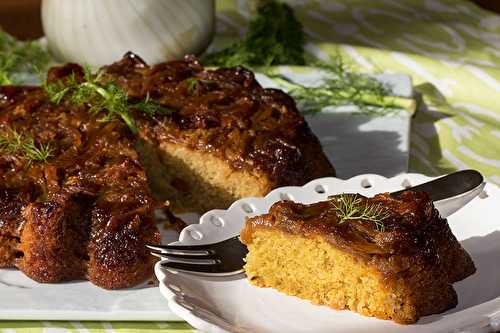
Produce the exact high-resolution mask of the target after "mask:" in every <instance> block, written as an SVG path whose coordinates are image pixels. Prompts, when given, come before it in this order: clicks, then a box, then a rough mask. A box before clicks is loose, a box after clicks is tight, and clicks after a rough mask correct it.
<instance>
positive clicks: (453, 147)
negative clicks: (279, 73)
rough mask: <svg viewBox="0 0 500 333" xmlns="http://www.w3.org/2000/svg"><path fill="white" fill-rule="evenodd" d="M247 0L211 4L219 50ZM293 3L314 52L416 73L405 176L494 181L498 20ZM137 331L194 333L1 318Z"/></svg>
mask: <svg viewBox="0 0 500 333" xmlns="http://www.w3.org/2000/svg"><path fill="white" fill-rule="evenodd" d="M249 2H250V1H244V0H220V1H217V6H218V9H217V34H216V35H217V36H216V40H215V42H214V45H215V46H221V45H225V44H227V43H228V42H230V41H231V40H234V39H235V38H237V37H238V36H240V35H241V34H243V33H244V32H245V27H246V24H245V23H246V21H247V19H248V18H249V15H250V9H249V8H248V3H249ZM290 2H291V3H292V5H293V6H294V7H295V10H296V13H297V15H298V17H299V18H300V20H301V21H302V22H303V24H304V27H305V31H306V34H307V37H308V38H309V42H308V44H307V50H308V51H309V52H310V53H312V54H314V55H316V56H318V57H321V58H324V59H327V58H328V57H329V55H333V54H335V53H336V52H340V53H341V54H342V55H343V56H344V58H345V59H346V60H347V61H349V62H350V63H352V64H353V65H354V66H356V67H357V69H359V70H360V71H363V72H373V71H380V70H384V71H390V72H405V73H408V74H410V75H411V76H412V77H413V79H414V83H415V85H416V90H417V91H418V92H419V93H420V94H421V96H422V98H423V100H424V102H425V105H427V106H426V107H421V108H420V109H419V110H418V112H417V114H416V117H415V119H414V121H413V124H412V130H411V150H410V156H411V157H410V171H411V172H420V173H425V174H429V175H438V174H443V173H447V172H449V171H452V170H456V169H462V168H474V169H478V170H480V171H481V172H482V173H483V174H484V175H485V176H486V177H487V178H488V180H489V181H490V182H494V183H497V184H500V98H499V96H500V95H499V93H500V16H497V15H495V14H492V13H490V12H487V11H484V10H481V9H479V8H478V7H476V6H475V5H474V4H472V3H470V2H468V1H465V0H426V1H423V0H379V1H376V2H375V1H369V0H356V1H353V0H335V1H330V0H324V1H306V0H295V1H290ZM0 300H1V295H0ZM138 330H141V331H144V332H153V331H160V330H161V331H163V332H172V333H173V332H176V333H180V332H192V330H191V329H190V327H189V325H187V324H185V323H164V322H145V323H136V322H134V323H126V322H114V323H110V322H55V321H51V322H21V321H18V322H16V321H4V322H0V332H1V333H15V332H33V333H35V332H44V333H48V332H50V333H55V332H82V333H83V332H85V333H86V332H123V333H124V332H136V331H138Z"/></svg>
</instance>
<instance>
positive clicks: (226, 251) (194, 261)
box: [146, 170, 485, 276]
mask: <svg viewBox="0 0 500 333" xmlns="http://www.w3.org/2000/svg"><path fill="white" fill-rule="evenodd" d="M484 186H485V183H484V179H483V176H482V175H481V174H480V173H479V172H477V171H475V170H463V171H457V172H454V173H451V174H449V175H446V176H443V177H440V178H437V179H434V180H432V181H429V182H426V183H423V184H420V185H416V186H412V187H409V188H406V189H403V190H401V191H396V192H392V193H391V195H397V194H399V193H401V192H404V191H419V192H420V191H423V192H427V194H428V195H429V197H430V199H431V200H432V201H433V203H434V206H435V207H436V208H437V209H438V210H439V213H440V215H441V216H442V217H447V216H449V215H451V214H453V213H454V212H456V211H457V210H459V209H460V208H462V207H463V206H465V205H466V204H467V203H468V202H469V201H471V200H472V199H474V197H476V196H477V195H478V194H480V193H481V192H482V190H483V188H484ZM146 247H147V248H148V249H149V250H150V251H151V254H152V255H154V256H157V257H159V258H161V259H166V260H165V261H163V262H162V263H161V266H162V267H163V268H165V269H170V270H174V271H181V272H189V273H195V274H201V275H208V276H229V275H235V274H239V273H242V272H243V266H244V265H245V257H246V255H247V253H248V250H247V248H246V246H245V245H244V244H242V243H241V242H240V240H239V236H235V237H232V238H229V239H226V240H224V241H222V242H217V243H212V244H203V245H146Z"/></svg>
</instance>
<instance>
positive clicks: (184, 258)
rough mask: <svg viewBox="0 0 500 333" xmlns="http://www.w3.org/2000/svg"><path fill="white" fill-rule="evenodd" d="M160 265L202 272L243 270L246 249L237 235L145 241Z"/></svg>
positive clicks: (173, 268)
mask: <svg viewBox="0 0 500 333" xmlns="http://www.w3.org/2000/svg"><path fill="white" fill-rule="evenodd" d="M146 247H147V248H148V249H149V250H150V251H151V254H152V255H154V256H156V257H158V258H160V259H163V261H162V262H161V266H162V267H163V268H166V269H169V270H174V271H182V272H190V273H197V274H203V275H216V276H221V275H224V276H225V275H233V274H238V273H241V272H243V265H244V264H245V262H244V258H245V256H246V254H247V252H248V251H247V249H246V247H245V245H243V244H242V243H241V242H240V241H239V238H238V237H233V238H230V239H227V240H225V241H222V242H219V243H213V244H207V245H146Z"/></svg>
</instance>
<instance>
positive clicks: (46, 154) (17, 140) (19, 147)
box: [0, 129, 53, 163]
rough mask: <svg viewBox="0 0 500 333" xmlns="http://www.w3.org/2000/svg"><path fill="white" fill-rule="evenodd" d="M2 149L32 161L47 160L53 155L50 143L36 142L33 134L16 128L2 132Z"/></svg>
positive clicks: (0, 139) (0, 143) (0, 137)
mask: <svg viewBox="0 0 500 333" xmlns="http://www.w3.org/2000/svg"><path fill="white" fill-rule="evenodd" d="M0 150H2V151H5V152H7V153H10V154H19V155H21V156H23V157H24V158H26V159H28V161H29V162H30V163H31V162H46V161H47V160H48V159H49V158H50V157H51V156H53V151H52V148H51V147H50V144H46V145H43V144H39V145H36V144H35V140H34V139H33V137H32V136H31V135H26V134H21V133H19V132H17V131H16V130H14V129H8V130H7V131H4V132H1V133H0Z"/></svg>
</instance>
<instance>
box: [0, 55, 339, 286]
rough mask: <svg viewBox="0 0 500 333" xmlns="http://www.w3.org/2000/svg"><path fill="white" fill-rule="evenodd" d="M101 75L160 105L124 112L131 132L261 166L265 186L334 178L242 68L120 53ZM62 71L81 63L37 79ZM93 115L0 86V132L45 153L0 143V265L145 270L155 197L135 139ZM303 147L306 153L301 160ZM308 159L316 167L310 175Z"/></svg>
mask: <svg viewBox="0 0 500 333" xmlns="http://www.w3.org/2000/svg"><path fill="white" fill-rule="evenodd" d="M103 72H104V74H103V76H102V80H103V81H112V82H114V83H115V84H117V85H118V86H120V87H121V88H122V89H123V90H125V91H126V93H127V94H128V98H129V100H130V101H131V102H132V103H133V102H135V101H142V100H144V99H146V98H148V99H151V100H154V101H155V102H156V103H158V104H159V105H161V106H162V107H164V108H168V109H170V110H171V111H172V112H171V113H169V114H166V115H155V116H154V117H150V116H146V115H144V114H142V113H140V112H139V111H136V110H134V109H130V110H129V112H130V113H131V114H132V116H133V118H134V119H135V122H136V124H137V127H138V129H139V135H138V136H139V137H140V138H145V139H147V140H149V141H151V142H153V143H158V142H160V141H169V142H173V143H176V144H182V145H186V146H188V147H190V148H191V149H193V150H200V151H205V152H207V153H210V154H213V155H216V156H218V157H220V158H222V159H224V160H225V161H227V163H229V164H230V165H231V166H232V167H233V168H235V169H245V170H254V169H258V170H263V171H264V172H266V174H268V175H269V177H272V178H274V179H275V184H276V185H281V184H283V185H284V184H290V185H294V184H299V183H300V184H302V183H305V182H306V181H307V180H309V179H312V178H316V177H318V176H328V175H333V174H334V170H333V168H332V167H331V165H330V163H329V162H328V160H327V159H326V157H325V156H324V154H323V153H322V151H321V148H320V145H319V143H318V141H317V139H316V138H315V137H314V136H313V135H312V133H311V131H310V129H309V127H308V126H307V124H306V122H305V121H304V118H303V117H302V116H301V115H300V114H299V113H298V111H297V109H296V107H295V104H294V102H293V100H292V99H291V98H290V97H289V96H287V95H286V94H284V93H283V92H281V91H278V90H272V89H263V88H262V87H260V85H259V84H258V83H257V82H256V81H255V79H254V77H253V74H252V73H251V72H249V71H248V70H245V69H243V68H238V67H237V68H232V69H218V70H205V69H203V67H202V66H201V65H200V64H199V62H198V61H197V60H196V59H194V58H193V57H186V58H185V59H184V60H181V61H172V62H168V63H164V64H159V65H156V66H153V67H150V66H148V65H146V64H145V63H144V62H143V61H142V60H141V59H140V58H139V57H137V56H136V55H133V54H127V55H126V56H125V57H124V58H123V59H122V60H121V61H119V62H117V63H115V64H112V65H110V66H107V67H105V68H103ZM70 75H72V76H74V77H75V79H76V80H77V81H81V80H83V79H84V71H83V68H82V67H81V66H79V65H76V64H68V65H65V66H61V67H54V68H52V69H51V70H50V71H49V73H48V79H47V80H48V82H49V83H50V82H56V81H58V82H64V80H66V79H67V78H68V76H70ZM101 118H102V114H94V113H90V112H89V106H88V105H83V106H75V105H74V104H71V103H69V102H68V101H65V100H63V101H62V102H61V103H59V104H56V103H52V102H50V101H49V98H48V96H47V94H46V92H45V91H44V89H43V88H41V87H21V86H3V87H0V133H3V134H5V135H7V134H8V133H11V131H12V130H15V131H16V132H18V133H21V134H22V135H23V136H24V137H25V138H28V137H32V138H33V140H34V142H35V144H36V145H37V146H38V147H40V146H41V145H50V149H51V156H50V157H49V159H48V160H47V161H45V162H36V161H35V162H33V161H29V160H28V159H26V158H24V157H23V156H22V154H19V152H12V151H10V152H9V151H8V150H5V149H4V150H2V154H1V155H0V198H1V199H2V200H1V202H0V240H1V244H3V245H0V267H17V268H19V269H21V270H22V271H23V272H24V273H26V274H27V275H28V276H30V277H31V278H33V279H35V280H37V281H40V282H58V281H64V280H70V279H79V278H87V279H89V280H90V281H91V282H93V283H94V284H96V285H99V286H101V287H104V288H123V287H128V286H132V285H134V284H137V283H139V282H141V281H143V280H144V279H146V278H147V277H148V276H150V275H151V273H152V263H153V259H152V257H151V256H149V255H148V253H147V252H146V250H145V248H144V246H143V245H144V243H156V242H159V239H160V238H159V233H158V229H157V227H156V225H155V221H154V220H153V212H154V209H156V208H157V207H161V206H162V203H159V202H158V201H157V200H155V199H154V198H153V195H152V193H151V191H150V190H149V189H148V186H147V180H146V176H145V173H144V170H143V167H142V166H141V162H140V160H139V157H138V155H137V152H136V150H135V149H134V145H135V143H136V140H137V135H134V134H133V133H132V132H131V131H130V129H129V128H128V127H127V126H126V125H125V124H124V123H122V122H121V121H120V120H118V119H115V120H112V121H109V122H103V121H101ZM311 142H312V143H314V145H313V146H314V147H313V148H310V147H311V145H308V143H311ZM307 149H309V150H311V149H312V151H313V153H314V155H315V156H316V157H317V158H316V160H311V159H306V158H304V151H305V150H307ZM316 152H317V154H316ZM317 161H321V163H323V165H325V166H326V167H325V168H323V169H322V170H323V171H321V172H318V171H317V169H318V168H315V167H314V166H315V165H317ZM325 170H326V171H325Z"/></svg>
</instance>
